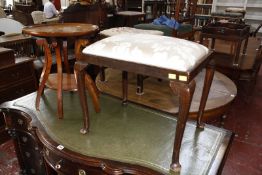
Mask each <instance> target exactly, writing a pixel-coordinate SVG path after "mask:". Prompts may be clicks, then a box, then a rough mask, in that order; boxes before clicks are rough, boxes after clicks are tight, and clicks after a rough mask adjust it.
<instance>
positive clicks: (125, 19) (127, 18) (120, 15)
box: [113, 0, 146, 27]
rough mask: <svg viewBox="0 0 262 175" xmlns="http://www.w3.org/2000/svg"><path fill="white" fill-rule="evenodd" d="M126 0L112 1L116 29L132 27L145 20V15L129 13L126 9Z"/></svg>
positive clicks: (139, 12) (134, 12) (135, 11)
mask: <svg viewBox="0 0 262 175" xmlns="http://www.w3.org/2000/svg"><path fill="white" fill-rule="evenodd" d="M127 4H128V3H127V1H126V0H117V1H113V6H116V10H117V11H116V13H115V14H114V15H115V26H117V27H124V26H126V27H133V26H134V25H135V24H138V23H140V22H142V21H144V20H145V15H146V14H145V13H144V12H142V9H141V10H140V11H137V10H134V11H131V10H129V9H128V6H127Z"/></svg>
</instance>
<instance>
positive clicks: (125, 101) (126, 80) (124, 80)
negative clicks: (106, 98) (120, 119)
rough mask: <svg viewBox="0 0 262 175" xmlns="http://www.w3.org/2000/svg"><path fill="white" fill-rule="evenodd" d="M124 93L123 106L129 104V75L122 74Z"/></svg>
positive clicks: (124, 72)
mask: <svg viewBox="0 0 262 175" xmlns="http://www.w3.org/2000/svg"><path fill="white" fill-rule="evenodd" d="M122 91H123V92H122V93H123V102H122V103H123V105H126V104H127V91H128V73H127V72H126V71H123V72H122Z"/></svg>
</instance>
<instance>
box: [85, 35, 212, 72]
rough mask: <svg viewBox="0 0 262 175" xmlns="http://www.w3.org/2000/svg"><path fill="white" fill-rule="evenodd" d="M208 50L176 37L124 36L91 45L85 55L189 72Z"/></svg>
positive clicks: (86, 49) (204, 57)
mask: <svg viewBox="0 0 262 175" xmlns="http://www.w3.org/2000/svg"><path fill="white" fill-rule="evenodd" d="M208 52H209V51H208V48H206V47H205V46H203V45H200V44H198V43H195V42H192V41H187V40H183V39H179V38H174V37H167V36H158V35H149V34H132V35H130V34H120V35H115V36H111V37H108V38H105V39H103V40H100V41H98V42H96V43H94V44H91V45H89V46H87V47H86V48H85V49H84V50H83V53H84V54H89V55H94V56H101V57H105V58H110V59H116V60H121V61H127V62H133V63H138V64H144V65H148V66H154V67H159V68H163V69H170V70H175V71H181V72H189V71H191V70H193V69H194V68H195V67H196V66H197V65H199V64H200V63H201V62H203V61H204V60H205V59H206V56H207V54H208Z"/></svg>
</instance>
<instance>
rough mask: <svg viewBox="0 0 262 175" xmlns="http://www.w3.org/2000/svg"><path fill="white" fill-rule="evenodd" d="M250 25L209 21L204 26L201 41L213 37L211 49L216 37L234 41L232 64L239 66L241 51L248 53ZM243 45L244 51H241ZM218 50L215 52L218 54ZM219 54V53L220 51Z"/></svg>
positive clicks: (243, 53)
mask: <svg viewBox="0 0 262 175" xmlns="http://www.w3.org/2000/svg"><path fill="white" fill-rule="evenodd" d="M249 31H250V26H248V25H244V24H233V23H214V24H213V23H209V24H207V25H206V26H204V27H203V28H202V32H201V35H200V43H203V39H204V38H205V39H207V38H210V39H211V49H213V50H214V47H215V42H216V39H220V40H225V41H230V42H232V48H231V53H230V55H232V57H233V63H232V66H234V67H236V68H238V67H239V64H240V61H241V60H240V59H239V58H240V53H241V54H242V55H245V54H246V49H247V45H248V37H249ZM243 42H244V45H242V44H243ZM241 47H242V51H241ZM216 53H217V52H215V54H216ZM218 54H219V53H218Z"/></svg>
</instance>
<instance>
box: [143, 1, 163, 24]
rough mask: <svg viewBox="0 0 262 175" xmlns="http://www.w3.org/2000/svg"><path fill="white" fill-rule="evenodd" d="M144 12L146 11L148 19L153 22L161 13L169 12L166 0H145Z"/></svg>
mask: <svg viewBox="0 0 262 175" xmlns="http://www.w3.org/2000/svg"><path fill="white" fill-rule="evenodd" d="M143 8H144V12H145V13H146V21H147V22H151V21H153V20H154V19H156V18H158V17H159V16H161V15H166V14H167V1H166V0H144V7H143Z"/></svg>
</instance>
